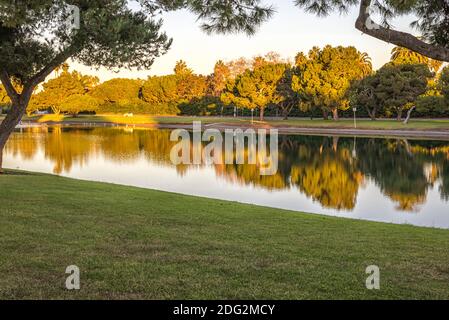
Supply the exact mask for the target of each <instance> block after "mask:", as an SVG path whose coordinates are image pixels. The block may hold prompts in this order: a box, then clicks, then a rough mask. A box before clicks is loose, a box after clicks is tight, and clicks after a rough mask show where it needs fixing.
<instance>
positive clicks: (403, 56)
mask: <svg viewBox="0 0 449 320" xmlns="http://www.w3.org/2000/svg"><path fill="white" fill-rule="evenodd" d="M391 62H393V63H395V64H408V63H416V64H426V65H428V66H429V69H430V70H431V71H433V72H435V73H438V71H439V70H440V69H441V66H442V65H443V62H441V61H438V60H433V59H430V58H427V57H426V56H423V55H422V54H419V53H417V52H414V51H412V50H409V49H407V48H403V47H394V48H393V50H392V51H391Z"/></svg>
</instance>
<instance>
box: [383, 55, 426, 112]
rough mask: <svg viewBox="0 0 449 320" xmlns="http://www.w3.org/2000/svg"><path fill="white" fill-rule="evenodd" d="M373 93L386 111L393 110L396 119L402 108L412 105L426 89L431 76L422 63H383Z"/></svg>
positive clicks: (408, 107)
mask: <svg viewBox="0 0 449 320" xmlns="http://www.w3.org/2000/svg"><path fill="white" fill-rule="evenodd" d="M376 77H378V85H377V87H376V89H375V94H376V96H377V98H378V99H379V101H380V103H381V104H382V105H383V106H384V108H385V109H386V111H389V112H395V113H396V115H397V119H398V121H401V119H402V113H403V111H404V110H407V109H410V108H413V107H414V104H415V102H416V100H417V98H418V97H419V96H421V95H423V94H424V93H425V92H426V90H427V83H428V80H429V79H430V78H431V77H432V73H431V72H430V71H429V68H428V67H427V66H426V65H423V64H403V65H397V66H395V65H389V64H387V65H385V66H383V67H382V68H381V69H380V70H379V71H378V72H377V73H376Z"/></svg>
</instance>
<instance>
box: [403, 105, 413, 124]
mask: <svg viewBox="0 0 449 320" xmlns="http://www.w3.org/2000/svg"><path fill="white" fill-rule="evenodd" d="M415 108H416V107H415V106H413V107H411V108H410V110H408V112H407V118H405V120H404V124H408V122H409V121H410V116H411V115H412V112H413V110H415Z"/></svg>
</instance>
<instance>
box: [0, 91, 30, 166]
mask: <svg viewBox="0 0 449 320" xmlns="http://www.w3.org/2000/svg"><path fill="white" fill-rule="evenodd" d="M28 101H29V99H24V100H23V99H20V100H19V102H18V104H17V105H13V106H12V107H11V109H10V111H9V112H8V115H7V116H6V118H5V119H4V120H3V122H2V123H1V124H0V174H1V173H3V149H4V148H5V145H6V142H7V141H8V139H9V136H10V135H11V133H12V132H13V131H14V129H15V127H16V126H17V124H18V123H19V122H20V119H22V117H23V115H24V114H25V111H26V108H27V106H28Z"/></svg>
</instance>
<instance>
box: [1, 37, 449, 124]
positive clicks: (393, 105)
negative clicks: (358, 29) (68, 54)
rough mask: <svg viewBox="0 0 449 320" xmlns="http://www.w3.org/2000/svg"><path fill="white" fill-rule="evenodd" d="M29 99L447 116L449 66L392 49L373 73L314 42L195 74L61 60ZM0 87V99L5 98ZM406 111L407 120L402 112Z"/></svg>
mask: <svg viewBox="0 0 449 320" xmlns="http://www.w3.org/2000/svg"><path fill="white" fill-rule="evenodd" d="M55 72H56V77H54V78H52V79H50V80H48V81H47V82H45V83H44V84H43V85H42V88H40V90H38V91H37V92H35V93H34V94H33V96H32V98H31V101H30V103H29V106H28V108H27V113H28V114H32V113H33V112H36V111H38V110H51V111H52V112H53V113H67V114H72V115H77V114H79V113H81V112H84V113H147V114H154V115H197V116H218V115H233V114H234V115H235V114H239V115H250V114H254V113H256V114H257V115H258V116H259V117H260V120H263V119H264V116H265V115H267V114H268V115H270V116H282V117H283V118H284V119H287V118H288V116H290V115H295V116H298V115H299V116H310V117H314V116H317V115H320V116H322V117H323V118H324V119H328V118H329V117H330V116H332V118H333V119H334V120H338V118H339V115H340V113H344V114H347V111H348V110H349V111H350V112H352V109H353V108H355V110H358V112H359V113H360V114H362V115H366V116H369V117H370V118H371V119H373V120H375V119H377V118H378V117H392V116H395V117H397V119H398V120H401V119H402V117H403V115H404V113H405V112H407V113H408V114H407V116H408V117H409V116H410V115H411V112H412V111H415V112H416V114H417V115H419V116H429V117H438V116H447V115H448V114H449V67H446V68H443V63H442V62H440V61H436V60H433V59H430V58H427V57H425V56H422V55H420V54H418V53H415V52H412V51H410V50H408V49H405V48H401V47H396V48H394V49H393V51H392V55H391V61H390V62H388V63H387V64H385V65H384V66H382V67H381V68H380V69H379V70H377V71H373V68H372V64H371V59H370V57H369V56H368V54H366V53H362V52H360V51H358V50H357V49H356V48H354V47H342V46H338V47H332V46H329V45H328V46H325V47H324V48H318V47H314V48H313V49H312V50H310V51H309V53H308V54H304V53H302V52H301V53H298V54H297V56H296V57H295V61H294V62H293V63H292V62H290V61H287V60H284V59H282V58H281V57H280V55H279V54H277V53H274V52H271V53H268V54H266V55H265V56H257V57H254V58H252V59H245V58H240V59H237V60H234V61H230V62H224V61H221V60H220V61H218V62H217V63H216V64H215V67H214V71H213V73H212V74H210V75H207V76H204V75H199V74H196V73H195V72H194V71H193V70H192V69H190V68H189V67H188V66H187V64H186V63H185V62H184V61H182V60H181V61H178V62H177V63H176V66H175V68H174V70H173V74H169V75H164V76H151V77H149V78H148V79H146V80H141V79H124V78H115V79H112V80H109V81H106V82H103V83H99V79H98V78H97V77H94V76H89V75H82V74H81V73H79V72H78V71H72V72H70V71H69V66H68V65H67V64H63V65H61V66H60V67H59V68H58V69H57V70H56V71H55ZM9 102H10V101H9V98H8V95H7V94H6V92H5V90H4V88H3V87H2V86H0V103H2V104H4V105H7V104H8V103H9ZM408 117H407V118H408Z"/></svg>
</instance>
